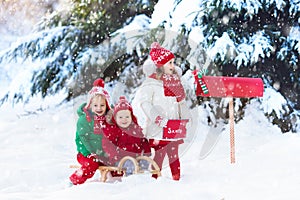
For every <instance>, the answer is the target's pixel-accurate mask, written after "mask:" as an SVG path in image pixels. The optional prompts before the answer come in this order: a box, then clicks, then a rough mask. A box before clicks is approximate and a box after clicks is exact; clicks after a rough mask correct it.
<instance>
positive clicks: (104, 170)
mask: <svg viewBox="0 0 300 200" xmlns="http://www.w3.org/2000/svg"><path fill="white" fill-rule="evenodd" d="M141 160H144V161H146V162H147V163H148V166H147V168H142V167H141V166H140V164H139V163H140V161H141ZM126 161H129V162H132V164H133V166H134V170H133V174H141V173H145V172H146V171H148V172H149V173H150V174H157V176H161V172H160V169H159V167H158V165H157V163H156V162H155V161H154V160H153V159H151V158H149V157H147V156H139V157H137V158H133V157H131V156H125V157H123V158H122V159H121V160H120V162H119V164H118V166H100V167H99V168H98V170H99V172H100V175H101V177H100V181H101V182H106V180H107V174H108V173H109V172H117V173H118V174H120V175H123V177H126V176H128V175H130V174H128V173H127V169H126V168H125V166H124V165H125V163H126ZM70 168H80V166H79V165H70Z"/></svg>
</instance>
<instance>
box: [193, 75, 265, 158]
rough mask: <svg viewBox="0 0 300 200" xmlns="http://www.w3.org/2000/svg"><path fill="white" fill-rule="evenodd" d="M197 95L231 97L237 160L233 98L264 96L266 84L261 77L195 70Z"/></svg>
mask: <svg viewBox="0 0 300 200" xmlns="http://www.w3.org/2000/svg"><path fill="white" fill-rule="evenodd" d="M193 74H194V77H195V84H196V95H197V96H203V97H229V98H230V101H229V121H230V154H231V163H234V162H235V147H234V113H233V112H234V110H233V98H249V97H262V96H263V92H264V85H263V81H262V79H261V78H246V77H224V76H202V75H201V74H199V72H198V71H197V70H195V71H194V72H193Z"/></svg>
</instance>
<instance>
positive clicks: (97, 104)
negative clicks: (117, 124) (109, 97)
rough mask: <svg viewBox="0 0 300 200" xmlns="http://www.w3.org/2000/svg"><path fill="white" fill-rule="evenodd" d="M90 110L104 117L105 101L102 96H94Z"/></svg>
mask: <svg viewBox="0 0 300 200" xmlns="http://www.w3.org/2000/svg"><path fill="white" fill-rule="evenodd" d="M91 110H92V112H93V113H95V114H96V115H98V116H103V115H105V111H106V101H105V98H104V97H102V96H95V97H94V98H93V100H92V103H91Z"/></svg>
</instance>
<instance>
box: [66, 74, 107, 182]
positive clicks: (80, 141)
mask: <svg viewBox="0 0 300 200" xmlns="http://www.w3.org/2000/svg"><path fill="white" fill-rule="evenodd" d="M103 87H104V81H103V80H102V79H97V80H95V82H94V85H93V88H92V89H91V90H90V92H89V93H88V101H87V103H84V104H82V105H81V106H80V107H79V109H78V110H77V114H78V116H79V118H78V121H77V130H76V139H75V142H76V146H77V151H78V154H77V161H78V163H79V164H80V165H81V167H80V168H79V169H77V170H76V171H75V172H74V173H73V174H72V175H71V176H70V181H71V182H72V184H74V185H77V184H82V183H84V182H85V181H86V180H87V179H89V178H91V177H93V175H94V174H95V172H96V170H97V169H98V167H99V166H102V165H105V163H106V161H107V158H106V155H105V153H104V151H103V149H102V137H103V134H101V126H99V125H103V124H104V123H106V114H107V113H108V111H109V110H110V107H109V104H108V99H109V95H108V93H107V91H105V90H104V88H103Z"/></svg>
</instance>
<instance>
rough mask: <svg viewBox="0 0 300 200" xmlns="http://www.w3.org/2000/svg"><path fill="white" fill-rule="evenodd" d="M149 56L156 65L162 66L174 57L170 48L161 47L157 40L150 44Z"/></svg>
mask: <svg viewBox="0 0 300 200" xmlns="http://www.w3.org/2000/svg"><path fill="white" fill-rule="evenodd" d="M150 57H151V60H152V61H153V62H154V64H155V65H156V67H162V66H163V65H164V64H166V63H167V62H169V61H170V60H171V59H173V58H175V56H174V54H173V53H172V52H171V51H170V50H168V49H165V48H163V47H161V46H160V45H159V43H158V42H153V43H152V44H151V50H150Z"/></svg>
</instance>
